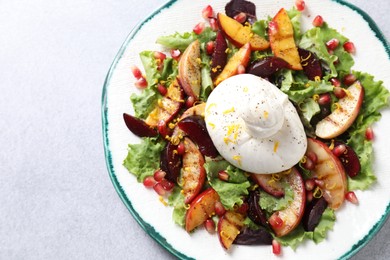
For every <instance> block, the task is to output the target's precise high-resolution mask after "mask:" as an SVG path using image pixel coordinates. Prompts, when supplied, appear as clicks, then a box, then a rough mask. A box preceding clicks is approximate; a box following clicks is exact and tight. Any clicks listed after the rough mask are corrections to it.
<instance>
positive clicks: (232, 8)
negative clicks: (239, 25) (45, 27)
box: [225, 0, 257, 24]
mask: <svg viewBox="0 0 390 260" xmlns="http://www.w3.org/2000/svg"><path fill="white" fill-rule="evenodd" d="M225 13H226V15H227V16H230V17H231V18H234V17H235V16H236V15H238V14H239V13H245V14H246V20H245V21H244V23H245V22H249V23H250V24H253V23H254V22H256V20H257V18H256V5H255V4H254V3H252V2H250V1H246V0H231V1H230V2H229V3H227V4H226V6H225Z"/></svg>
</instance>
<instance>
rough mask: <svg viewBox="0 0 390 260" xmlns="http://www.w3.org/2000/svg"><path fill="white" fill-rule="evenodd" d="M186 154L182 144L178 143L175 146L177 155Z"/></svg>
mask: <svg viewBox="0 0 390 260" xmlns="http://www.w3.org/2000/svg"><path fill="white" fill-rule="evenodd" d="M185 152H186V147H185V145H184V143H183V142H180V143H179V144H178V146H177V153H178V154H179V155H183V154H184V153H185Z"/></svg>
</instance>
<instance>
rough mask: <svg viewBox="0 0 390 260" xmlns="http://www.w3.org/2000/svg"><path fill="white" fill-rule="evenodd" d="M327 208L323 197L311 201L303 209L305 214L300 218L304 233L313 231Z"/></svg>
mask: <svg viewBox="0 0 390 260" xmlns="http://www.w3.org/2000/svg"><path fill="white" fill-rule="evenodd" d="M327 207H328V202H326V200H325V198H324V197H321V198H319V199H313V200H312V201H311V202H310V203H309V204H308V205H306V208H305V214H304V215H303V217H302V226H303V228H304V229H305V230H306V231H314V229H315V228H316V227H317V225H318V223H319V222H320V219H321V216H322V214H323V213H324V211H325V209H326V208H327Z"/></svg>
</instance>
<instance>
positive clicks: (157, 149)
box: [123, 137, 164, 182]
mask: <svg viewBox="0 0 390 260" xmlns="http://www.w3.org/2000/svg"><path fill="white" fill-rule="evenodd" d="M163 148H164V144H163V143H162V142H161V140H159V139H157V138H156V137H153V138H143V139H141V143H139V144H129V146H128V154H127V157H126V158H125V160H124V161H123V166H125V167H126V169H127V170H128V171H129V172H131V173H132V174H134V175H135V176H136V177H137V180H138V182H142V181H143V180H144V178H145V177H146V176H150V175H153V173H154V171H155V170H156V169H157V168H158V167H159V163H160V153H161V151H162V149H163Z"/></svg>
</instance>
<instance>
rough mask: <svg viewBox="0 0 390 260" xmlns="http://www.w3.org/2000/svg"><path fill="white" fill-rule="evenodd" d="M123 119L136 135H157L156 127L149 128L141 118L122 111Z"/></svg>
mask: <svg viewBox="0 0 390 260" xmlns="http://www.w3.org/2000/svg"><path fill="white" fill-rule="evenodd" d="M123 120H124V121H125V124H126V126H127V128H128V129H129V130H130V131H131V132H132V133H133V134H135V135H136V136H139V137H155V136H157V135H158V132H157V131H156V129H154V128H151V127H150V126H149V125H148V124H146V123H145V122H144V121H143V120H142V119H139V118H136V117H134V116H132V115H129V114H126V113H123Z"/></svg>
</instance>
